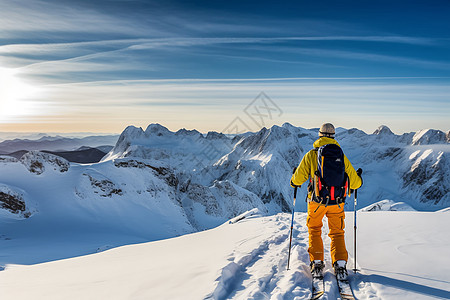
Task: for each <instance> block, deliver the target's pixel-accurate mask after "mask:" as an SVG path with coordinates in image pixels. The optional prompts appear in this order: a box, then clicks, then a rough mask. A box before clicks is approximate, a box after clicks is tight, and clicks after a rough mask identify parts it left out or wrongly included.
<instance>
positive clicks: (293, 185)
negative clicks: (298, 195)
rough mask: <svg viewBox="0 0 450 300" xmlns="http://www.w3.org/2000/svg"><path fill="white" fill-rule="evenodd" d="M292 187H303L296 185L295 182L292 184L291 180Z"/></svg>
mask: <svg viewBox="0 0 450 300" xmlns="http://www.w3.org/2000/svg"><path fill="white" fill-rule="evenodd" d="M291 186H292V187H293V188H296V187H298V188H299V187H301V185H295V184H294V183H293V182H292V180H291Z"/></svg>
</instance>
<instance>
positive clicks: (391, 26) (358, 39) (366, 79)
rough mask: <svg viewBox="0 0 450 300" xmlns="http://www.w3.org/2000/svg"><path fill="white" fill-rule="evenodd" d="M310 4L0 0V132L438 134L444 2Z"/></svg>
mask: <svg viewBox="0 0 450 300" xmlns="http://www.w3.org/2000/svg"><path fill="white" fill-rule="evenodd" d="M91 2H93V3H91ZM315 2H317V3H315ZM315 2H314V3H313V1H285V2H275V1H257V2H256V1H255V2H254V1H118V0H114V1H103V0H101V1H75V0H71V1H65V0H64V1H25V0H16V1H4V0H0V29H1V30H0V78H2V82H3V83H0V84H2V90H3V91H4V92H3V94H0V96H2V99H0V100H1V101H2V102H3V103H2V107H1V108H2V109H0V111H3V114H1V113H0V116H1V117H2V118H1V119H2V120H1V121H0V131H53V132H54V131H91V132H95V131H98V132H120V131H121V130H122V129H123V128H125V127H126V126H127V125H136V126H142V127H146V126H147V125H148V124H149V123H155V122H158V123H161V124H163V125H165V126H167V127H169V128H170V129H172V130H176V129H179V128H182V127H186V128H196V129H198V130H200V131H208V130H216V131H223V130H224V128H227V126H228V125H229V124H230V122H232V121H233V120H235V119H236V118H239V119H240V120H242V121H244V122H245V123H246V124H247V127H248V128H249V129H251V130H258V129H259V126H260V125H264V126H271V125H273V124H278V125H281V124H283V123H284V122H290V123H292V124H293V125H296V126H302V127H307V128H309V127H318V126H320V124H321V123H323V122H327V121H330V122H333V123H335V125H336V126H341V127H346V128H351V127H358V128H360V129H363V130H365V131H366V132H372V131H374V130H375V129H376V127H378V126H379V125H381V124H385V125H387V126H389V127H390V128H391V129H392V130H393V131H394V132H396V133H403V132H409V131H416V130H419V129H424V128H435V129H441V130H445V131H447V130H449V121H448V116H449V115H450V87H449V83H450V51H449V50H450V21H448V16H449V15H450V3H449V2H448V1H339V2H336V1H320V2H318V1H315ZM2 70H3V71H2ZM25 91H26V92H25ZM261 92H264V93H265V95H267V96H268V97H270V99H271V101H272V102H271V103H274V104H276V105H277V107H278V108H279V112H278V113H277V114H274V115H269V114H266V116H267V118H266V119H265V122H264V124H262V123H258V122H254V120H252V118H251V116H250V115H248V114H246V113H245V112H246V111H245V109H246V107H248V105H249V104H251V103H253V104H255V103H257V102H253V100H254V99H255V97H257V96H258V95H260V93H261ZM255 105H256V104H255ZM256 109H257V108H256ZM247 112H248V111H247Z"/></svg>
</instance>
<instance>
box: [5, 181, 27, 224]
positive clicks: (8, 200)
mask: <svg viewBox="0 0 450 300" xmlns="http://www.w3.org/2000/svg"><path fill="white" fill-rule="evenodd" d="M0 208H1V209H5V210H7V211H9V212H11V213H13V214H16V215H21V216H23V217H24V218H28V217H30V216H31V212H29V211H28V209H27V206H26V204H25V200H24V196H23V193H21V192H17V191H14V190H13V189H11V188H10V187H8V186H6V185H0Z"/></svg>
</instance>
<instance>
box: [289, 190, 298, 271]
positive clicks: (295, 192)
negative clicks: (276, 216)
mask: <svg viewBox="0 0 450 300" xmlns="http://www.w3.org/2000/svg"><path fill="white" fill-rule="evenodd" d="M296 198H297V187H295V188H294V204H293V205H292V220H291V234H290V238H289V254H288V261H287V269H288V270H289V260H290V258H291V246H292V230H293V229H294V211H295V199H296Z"/></svg>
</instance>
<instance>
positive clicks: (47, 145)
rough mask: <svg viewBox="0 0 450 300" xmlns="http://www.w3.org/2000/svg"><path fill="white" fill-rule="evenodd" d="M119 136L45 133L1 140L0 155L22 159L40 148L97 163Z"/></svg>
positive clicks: (76, 160) (71, 160)
mask: <svg viewBox="0 0 450 300" xmlns="http://www.w3.org/2000/svg"><path fill="white" fill-rule="evenodd" d="M38 136H40V135H39V134H38ZM117 138H118V135H108V136H89V137H83V138H68V137H61V136H47V135H44V136H40V137H39V138H38V139H13V140H6V141H3V142H0V155H8V156H12V157H15V158H17V159H20V158H21V157H22V155H24V154H25V153H27V152H28V151H33V150H38V151H43V152H47V153H52V154H55V155H58V156H60V157H63V158H65V159H67V160H68V161H70V162H77V163H95V162H98V161H100V160H101V159H102V157H103V156H105V154H106V153H108V152H109V151H110V150H111V149H112V148H113V146H112V145H115V143H116V141H117Z"/></svg>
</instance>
